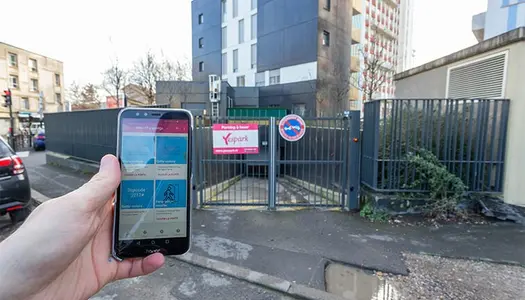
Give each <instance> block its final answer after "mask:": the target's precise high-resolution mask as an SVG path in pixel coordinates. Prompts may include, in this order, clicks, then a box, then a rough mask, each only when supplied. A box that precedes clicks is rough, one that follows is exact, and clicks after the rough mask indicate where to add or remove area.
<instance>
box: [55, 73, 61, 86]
mask: <svg viewBox="0 0 525 300" xmlns="http://www.w3.org/2000/svg"><path fill="white" fill-rule="evenodd" d="M55 85H56V86H60V74H55Z"/></svg>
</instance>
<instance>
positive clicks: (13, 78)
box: [9, 75, 18, 89]
mask: <svg viewBox="0 0 525 300" xmlns="http://www.w3.org/2000/svg"><path fill="white" fill-rule="evenodd" d="M9 86H10V87H11V88H14V89H17V88H18V76H15V75H9Z"/></svg>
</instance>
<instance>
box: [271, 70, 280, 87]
mask: <svg viewBox="0 0 525 300" xmlns="http://www.w3.org/2000/svg"><path fill="white" fill-rule="evenodd" d="M280 82H281V69H277V70H271V71H270V85H272V84H279V83H280Z"/></svg>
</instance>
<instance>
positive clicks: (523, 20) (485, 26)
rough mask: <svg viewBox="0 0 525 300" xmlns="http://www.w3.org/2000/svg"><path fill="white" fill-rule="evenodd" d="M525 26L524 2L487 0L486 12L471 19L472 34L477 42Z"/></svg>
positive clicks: (521, 0)
mask: <svg viewBox="0 0 525 300" xmlns="http://www.w3.org/2000/svg"><path fill="white" fill-rule="evenodd" d="M523 26H525V1H523V0H487V11H486V12H483V13H480V14H477V15H474V16H473V17H472V32H473V33H474V36H476V39H477V40H478V42H481V41H484V40H488V39H491V38H493V37H495V36H498V35H501V34H503V33H505V32H508V31H512V30H514V29H516V28H519V27H523Z"/></svg>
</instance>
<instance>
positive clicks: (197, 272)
mask: <svg viewBox="0 0 525 300" xmlns="http://www.w3.org/2000/svg"><path fill="white" fill-rule="evenodd" d="M22 159H23V162H24V164H25V166H26V169H27V171H28V173H29V178H30V181H31V186H32V187H33V189H36V190H37V191H39V192H41V193H42V194H44V195H46V196H48V197H58V196H61V195H64V194H66V193H68V192H70V191H72V190H73V189H75V188H77V187H79V186H81V185H82V184H83V182H84V180H81V179H79V177H80V178H82V177H86V178H88V177H89V176H90V174H78V173H75V172H72V171H70V170H66V169H61V168H58V167H50V166H44V165H45V152H30V153H29V155H28V156H27V157H23V158H22ZM20 225H21V224H20V223H19V224H16V225H12V224H11V223H10V220H9V217H8V216H4V217H1V218H0V240H4V239H5V238H7V237H8V236H9V235H10V234H11V233H13V232H14V231H15V230H16V229H17V228H18V227H20ZM104 255H106V254H105V253H104ZM148 298H149V299H159V300H163V299H260V300H273V299H292V298H289V297H287V296H285V295H283V294H280V293H277V292H274V291H271V290H267V289H264V288H262V287H259V286H257V285H253V284H249V283H247V282H244V281H241V280H238V279H236V278H233V277H229V276H225V275H222V274H219V273H216V272H214V271H210V270H206V269H203V268H200V267H196V266H193V265H191V264H187V263H184V262H181V261H178V260H175V259H173V258H167V260H166V264H165V265H164V267H163V268H162V269H161V270H159V271H157V272H155V273H154V274H151V275H148V276H143V277H139V278H133V279H128V280H121V281H118V282H114V283H112V284H109V285H107V286H106V287H105V288H104V289H102V290H101V291H100V292H99V293H98V294H97V295H95V296H93V297H92V298H91V299H93V300H113V299H116V300H118V299H148Z"/></svg>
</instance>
